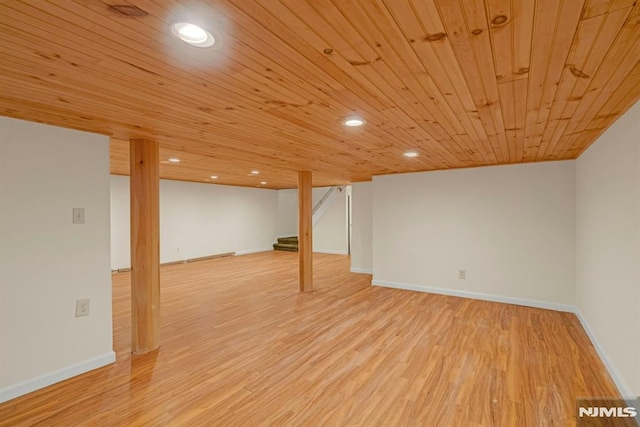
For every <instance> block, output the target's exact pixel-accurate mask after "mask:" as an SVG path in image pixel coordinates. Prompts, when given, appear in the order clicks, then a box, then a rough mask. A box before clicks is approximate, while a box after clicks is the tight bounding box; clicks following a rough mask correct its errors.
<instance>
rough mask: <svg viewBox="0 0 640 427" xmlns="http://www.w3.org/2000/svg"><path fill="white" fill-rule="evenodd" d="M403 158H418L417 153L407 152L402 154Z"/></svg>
mask: <svg viewBox="0 0 640 427" xmlns="http://www.w3.org/2000/svg"><path fill="white" fill-rule="evenodd" d="M404 156H405V157H410V158H414V157H418V152H417V151H407V152H406V153H404Z"/></svg>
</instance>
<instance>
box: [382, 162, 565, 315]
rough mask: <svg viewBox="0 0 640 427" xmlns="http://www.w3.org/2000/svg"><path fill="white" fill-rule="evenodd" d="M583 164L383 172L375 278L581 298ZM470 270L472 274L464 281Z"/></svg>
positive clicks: (527, 296)
mask: <svg viewBox="0 0 640 427" xmlns="http://www.w3.org/2000/svg"><path fill="white" fill-rule="evenodd" d="M574 166H575V165H574V162H572V161H565V162H548V163H536V164H523V165H512V166H496V167H483V168H474V169H458V170H446V171H437V172H423V173H412V174H403V175H387V176H380V177H374V179H373V281H374V284H381V285H388V286H400V287H409V288H411V287H413V288H418V289H420V288H422V289H425V288H430V290H431V291H434V290H437V289H445V290H448V292H451V291H454V292H458V293H459V294H460V293H462V294H464V293H470V294H472V295H473V296H475V297H482V296H483V295H495V296H500V297H503V298H510V299H511V300H512V301H514V299H523V300H527V301H530V302H536V301H537V302H540V303H541V306H548V307H553V308H558V309H567V310H571V306H570V305H572V304H574V303H575V225H574V214H575V168H574ZM460 269H465V270H466V275H467V278H466V279H465V280H461V279H458V270H460Z"/></svg>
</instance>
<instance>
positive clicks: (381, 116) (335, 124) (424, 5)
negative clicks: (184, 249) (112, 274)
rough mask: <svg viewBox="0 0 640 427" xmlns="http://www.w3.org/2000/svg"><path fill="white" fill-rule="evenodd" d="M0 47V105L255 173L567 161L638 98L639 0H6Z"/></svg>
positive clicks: (179, 173)
mask: <svg viewBox="0 0 640 427" xmlns="http://www.w3.org/2000/svg"><path fill="white" fill-rule="evenodd" d="M114 5H115V6H128V7H127V8H114V7H110V6H114ZM132 6H135V7H132ZM122 11H124V12H129V13H130V12H133V13H132V14H133V15H135V16H129V15H127V13H122ZM130 14H131V13H130ZM183 20H187V21H192V22H194V23H197V24H199V25H201V26H203V27H205V28H208V29H211V30H213V31H214V32H216V33H217V34H219V35H221V36H222V41H223V43H222V46H221V47H219V48H217V49H202V48H195V47H191V46H188V45H186V44H184V43H183V42H181V41H179V40H177V39H175V38H174V37H173V36H172V35H171V31H170V29H169V25H170V24H171V23H173V22H176V21H183ZM0 49H1V51H0V68H1V70H0V114H2V115H5V116H10V117H16V118H20V119H27V120H33V121H38V122H43V123H48V124H52V125H58V126H64V127H70V128H75V129H82V130H86V131H91V132H98V133H102V134H106V135H110V136H112V159H111V160H112V163H111V168H112V172H113V173H115V174H128V143H127V141H128V139H129V138H132V137H143V138H153V139H155V140H157V141H158V142H159V143H160V147H161V160H162V161H163V164H162V165H161V176H162V177H163V178H169V179H179V180H187V181H200V182H217V183H221V184H232V185H242V186H252V187H253V186H263V187H267V188H291V187H295V185H296V179H297V171H299V170H311V171H313V173H314V182H313V183H314V185H315V186H318V185H331V184H344V183H348V182H357V181H365V180H369V179H370V178H371V176H372V175H377V174H388V173H398V172H411V171H424V170H434V169H447V168H460V167H471V166H482V165H494V164H505V163H519V162H533V161H545V160H556V159H573V158H576V157H577V156H578V155H579V154H580V153H581V152H582V151H584V150H585V149H586V148H587V147H588V146H589V145H590V144H591V143H592V142H593V141H594V140H595V138H596V137H597V136H598V135H600V134H601V133H602V132H603V130H604V129H606V128H607V127H608V126H609V125H610V124H611V123H612V122H613V121H614V120H616V118H618V117H619V116H620V115H621V114H622V113H623V112H624V111H626V110H627V109H628V108H629V107H630V106H631V105H633V103H635V102H636V101H637V100H638V99H639V97H640V5H638V4H637V3H636V1H635V0H612V1H605V0H586V1H585V0H563V1H560V0H538V1H534V0H458V1H456V0H307V1H303V0H255V1H254V0H216V1H197V0H189V1H181V0H131V1H125V0H57V1H56V0H49V1H47V0H29V1H18V0H0ZM352 114H358V115H360V116H362V117H364V118H365V119H366V121H367V123H366V124H365V125H364V126H363V127H361V128H347V127H345V126H344V125H343V124H342V120H343V119H344V118H345V117H347V116H350V115H352ZM407 150H416V151H417V152H418V153H419V157H417V158H414V159H409V158H406V157H404V156H403V153H404V152H405V151H407ZM169 157H177V158H180V159H181V162H180V163H178V164H170V163H168V162H167V160H168V158H169ZM254 169H256V170H259V171H260V174H259V175H257V176H256V175H251V174H250V171H251V170H254ZM211 175H216V176H218V179H217V180H215V181H214V180H211V178H210V176H211ZM262 181H266V182H267V184H264V185H261V184H260V182H262Z"/></svg>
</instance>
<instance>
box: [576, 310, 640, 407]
mask: <svg viewBox="0 0 640 427" xmlns="http://www.w3.org/2000/svg"><path fill="white" fill-rule="evenodd" d="M575 314H576V316H577V317H578V320H579V321H580V324H581V325H582V329H584V331H585V332H586V333H587V336H588V337H589V339H590V340H591V344H593V347H594V348H595V349H596V352H597V353H598V356H600V360H602V363H604V366H605V368H607V371H608V372H609V375H610V376H611V379H612V380H613V382H614V384H615V385H616V387H617V388H618V391H619V392H620V395H621V396H622V397H623V398H624V399H625V400H634V399H636V396H635V395H634V394H633V393H632V392H631V388H629V386H628V385H627V383H626V382H625V380H624V379H623V378H622V375H620V372H619V371H618V369H616V367H615V365H614V364H613V363H612V362H611V359H610V358H609V356H607V353H606V352H605V351H604V348H602V346H601V345H600V343H599V342H598V340H597V339H596V336H595V335H594V334H593V331H592V330H591V327H589V323H588V322H587V319H585V318H584V316H583V315H582V313H581V312H580V310H579V309H576V311H575Z"/></svg>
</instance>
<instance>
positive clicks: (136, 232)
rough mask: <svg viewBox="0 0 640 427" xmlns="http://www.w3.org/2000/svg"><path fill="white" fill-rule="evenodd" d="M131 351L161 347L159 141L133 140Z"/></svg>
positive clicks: (131, 150) (142, 351)
mask: <svg viewBox="0 0 640 427" xmlns="http://www.w3.org/2000/svg"><path fill="white" fill-rule="evenodd" d="M129 142H130V146H129V152H130V159H131V351H132V352H133V353H135V354H142V353H148V352H150V351H152V350H155V349H157V348H158V347H159V346H160V204H159V199H160V196H159V192H160V181H159V179H160V178H159V177H160V176H159V168H160V162H159V155H158V143H157V142H155V141H150V140H146V139H131V140H130V141H129Z"/></svg>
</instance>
